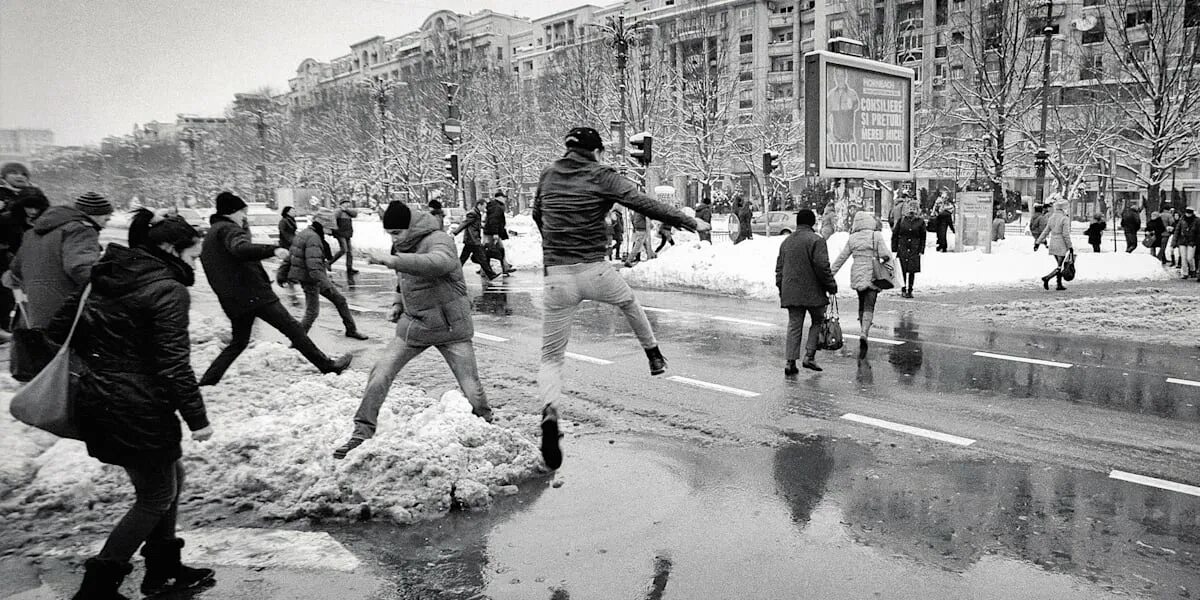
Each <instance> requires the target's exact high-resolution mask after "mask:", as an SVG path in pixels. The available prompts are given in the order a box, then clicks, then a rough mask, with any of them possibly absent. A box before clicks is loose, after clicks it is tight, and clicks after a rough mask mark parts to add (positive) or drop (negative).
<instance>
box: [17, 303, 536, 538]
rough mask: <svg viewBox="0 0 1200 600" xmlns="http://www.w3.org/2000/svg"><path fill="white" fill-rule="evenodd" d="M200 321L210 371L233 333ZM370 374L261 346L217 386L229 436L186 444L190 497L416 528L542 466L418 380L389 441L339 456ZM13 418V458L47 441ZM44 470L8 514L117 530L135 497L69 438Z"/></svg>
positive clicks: (402, 397) (392, 397)
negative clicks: (331, 370) (320, 368)
mask: <svg viewBox="0 0 1200 600" xmlns="http://www.w3.org/2000/svg"><path fill="white" fill-rule="evenodd" d="M193 323H194V325H193V331H192V335H193V344H194V347H193V365H194V366H196V367H197V368H198V369H200V368H203V367H204V366H207V364H208V363H209V362H210V361H211V360H212V358H213V357H215V355H216V354H217V352H218V351H219V350H220V345H221V344H220V341H219V338H220V337H222V336H223V335H224V329H225V327H226V325H225V324H224V323H223V322H220V323H218V322H215V321H214V320H213V319H210V318H200V317H199V316H198V315H195V314H194V315H193ZM366 380H367V375H366V373H365V372H362V371H347V372H345V373H343V374H342V375H336V376H335V375H320V374H317V373H316V372H315V370H314V369H313V368H312V367H311V366H310V365H308V363H307V362H305V361H304V359H303V358H302V357H301V356H300V355H299V354H298V353H296V352H295V351H294V350H289V349H287V348H286V347H284V346H283V345H281V344H277V343H273V342H262V341H259V342H256V343H255V344H253V345H252V346H251V347H250V348H249V349H247V350H246V351H245V352H244V353H243V354H242V356H241V357H240V358H239V359H238V361H237V362H236V363H235V364H234V365H233V368H231V369H230V370H229V372H228V373H227V374H226V376H225V378H224V380H223V381H222V382H221V384H219V385H217V386H214V387H210V388H204V397H205V402H206V404H207V406H208V414H209V419H210V421H211V422H212V424H213V428H214V430H215V434H214V436H213V438H212V439H211V440H209V441H208V442H205V443H202V444H198V443H195V442H192V441H190V439H187V440H186V441H185V442H184V463H185V465H186V466H187V469H188V489H187V492H186V494H185V496H186V497H189V498H191V499H192V500H194V501H200V502H204V503H212V504H216V505H227V506H232V507H234V508H236V509H237V510H239V511H254V512H255V513H256V514H257V515H258V516H260V517H264V518H279V519H298V518H303V517H314V518H342V519H363V518H372V517H373V518H383V519H390V520H393V521H396V522H399V523H411V522H414V521H418V520H422V519H429V518H432V517H436V516H438V515H440V514H443V513H445V512H447V511H449V510H450V509H451V507H452V506H454V505H457V506H464V507H485V506H487V505H488V504H489V503H490V502H491V500H492V499H493V498H494V497H496V496H498V495H508V494H511V493H514V492H515V491H516V486H515V484H517V483H518V482H520V481H522V480H524V479H528V478H529V477H531V476H534V475H535V474H537V473H538V472H539V471H540V469H541V459H540V457H539V454H538V451H537V448H536V447H535V446H534V444H533V443H532V442H531V441H529V440H528V439H527V438H525V437H524V436H522V435H521V434H519V433H517V432H515V431H513V430H510V429H505V428H502V427H499V426H496V425H490V424H487V423H485V422H484V421H483V420H481V419H479V418H478V417H475V416H473V415H472V414H471V407H470V405H469V404H468V403H467V400H466V399H465V398H464V397H463V396H462V395H461V394H460V393H459V392H458V391H451V392H447V393H445V394H444V395H442V397H441V398H440V399H435V398H431V397H429V396H428V395H427V394H425V393H424V392H423V391H422V390H420V389H418V388H416V387H412V386H410V385H395V386H393V388H392V389H391V391H390V393H389V395H388V399H387V402H386V403H385V404H384V407H383V410H382V411H381V414H380V420H379V431H378V434H377V436H376V437H375V438H374V439H371V440H368V441H367V442H366V443H364V444H363V445H362V446H361V447H360V448H359V449H357V450H356V451H354V452H353V453H351V454H350V456H349V457H348V458H347V459H346V460H344V461H335V460H334V459H333V458H332V456H331V453H332V451H333V449H334V448H335V447H337V446H338V445H340V444H341V443H342V442H344V441H345V440H346V439H348V437H349V433H350V431H351V428H352V425H353V422H352V419H353V415H354V412H355V410H356V409H357V407H358V403H359V399H360V398H361V396H362V391H363V388H364V386H365V385H366ZM407 380H408V381H410V382H411V381H412V380H413V377H409V378H408V379H407ZM6 412H7V411H6ZM5 419H6V420H7V421H8V422H5ZM10 422H11V417H7V416H4V417H0V427H3V428H4V433H5V435H4V437H3V438H0V446H2V450H3V452H0V455H4V454H12V453H13V452H12V449H13V448H18V449H19V448H20V447H22V445H24V444H34V445H39V444H41V442H40V441H38V440H36V439H34V438H36V437H37V436H33V437H31V436H29V435H28V434H29V432H28V430H27V431H22V432H17V433H16V435H8V433H9V432H10V429H11V427H10V425H11V423H10ZM185 435H186V434H185ZM185 439H186V438H185ZM23 440H24V441H23ZM28 440H34V441H28ZM43 447H44V446H43ZM31 462H32V467H31V468H30V469H27V471H28V472H25V473H24V474H22V475H20V476H19V478H18V485H17V486H16V487H15V489H13V490H12V492H11V493H9V494H4V493H3V492H0V498H3V501H0V515H2V516H6V517H7V518H10V519H11V518H21V517H25V518H34V517H38V516H39V515H45V514H47V513H51V514H58V515H60V516H65V517H69V518H68V519H67V520H68V521H69V520H70V519H74V520H75V522H76V523H78V522H79V521H80V520H82V521H91V522H99V523H109V522H111V519H112V518H113V517H114V516H115V514H119V512H120V511H123V510H125V509H127V508H128V505H129V502H130V501H131V500H132V487H131V486H130V485H129V483H128V481H127V478H126V476H125V474H124V472H123V471H122V470H121V469H120V468H117V467H113V466H109V465H102V464H101V463H99V462H98V461H96V460H94V459H92V458H89V457H88V456H87V453H86V449H85V448H84V446H83V444H82V443H79V442H76V441H71V440H61V441H58V442H57V443H55V444H54V445H52V446H50V448H49V450H46V451H45V452H44V453H42V454H41V456H39V457H37V458H36V459H33V460H32V461H31ZM2 489H3V488H0V490H2ZM89 509H95V510H89ZM65 513H73V514H70V515H66V514H65Z"/></svg>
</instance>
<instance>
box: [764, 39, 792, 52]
mask: <svg viewBox="0 0 1200 600" xmlns="http://www.w3.org/2000/svg"><path fill="white" fill-rule="evenodd" d="M795 51H796V43H795V42H793V41H792V40H787V41H784V42H771V43H770V44H767V56H789V55H791V54H792V53H793V52H795Z"/></svg>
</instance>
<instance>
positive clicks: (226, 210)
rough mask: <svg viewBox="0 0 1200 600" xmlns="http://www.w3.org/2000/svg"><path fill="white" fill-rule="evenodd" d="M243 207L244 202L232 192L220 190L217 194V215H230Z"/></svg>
mask: <svg viewBox="0 0 1200 600" xmlns="http://www.w3.org/2000/svg"><path fill="white" fill-rule="evenodd" d="M243 208H246V202H245V201H244V200H242V199H241V197H240V196H238V195H237V194H235V193H233V192H221V193H220V194H217V214H218V215H232V214H233V213H235V212H237V211H239V210H242V209H243Z"/></svg>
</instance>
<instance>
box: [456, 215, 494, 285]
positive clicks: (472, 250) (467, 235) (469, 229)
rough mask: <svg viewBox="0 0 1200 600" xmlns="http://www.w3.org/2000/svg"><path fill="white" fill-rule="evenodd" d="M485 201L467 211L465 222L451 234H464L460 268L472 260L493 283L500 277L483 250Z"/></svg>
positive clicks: (459, 257) (459, 259)
mask: <svg viewBox="0 0 1200 600" xmlns="http://www.w3.org/2000/svg"><path fill="white" fill-rule="evenodd" d="M484 204H485V203H484V201H483V200H480V201H478V202H476V203H475V207H474V208H472V209H471V210H469V211H467V214H466V216H465V217H463V222H462V223H459V224H458V227H455V228H454V231H452V232H450V235H451V236H456V235H458V234H460V233H461V234H463V250H462V254H460V255H459V256H458V263H459V266H462V265H464V264H466V263H467V259H468V258H469V259H471V260H472V261H473V262H474V263H475V264H477V265H479V268H480V269H482V270H483V276H484V277H487V278H488V281H491V280H493V279H495V278H497V277H499V276H500V275H499V274H498V273H496V272H495V271H493V270H492V261H490V260H488V257H487V253H486V251H485V250H484V248H483V212H484V210H486V209H485V207H484Z"/></svg>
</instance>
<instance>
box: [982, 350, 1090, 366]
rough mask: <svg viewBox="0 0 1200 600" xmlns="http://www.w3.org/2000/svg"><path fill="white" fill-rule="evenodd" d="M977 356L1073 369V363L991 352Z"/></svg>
mask: <svg viewBox="0 0 1200 600" xmlns="http://www.w3.org/2000/svg"><path fill="white" fill-rule="evenodd" d="M975 356H982V357H984V358H995V359H998V360H1008V361H1012V362H1020V363H1028V364H1031V365H1042V366H1046V367H1057V368H1059V369H1069V368H1071V363H1064V362H1055V361H1052V360H1041V359H1039V358H1025V357H1023V356H1009V355H1007V354H993V353H991V352H976V353H975Z"/></svg>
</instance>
